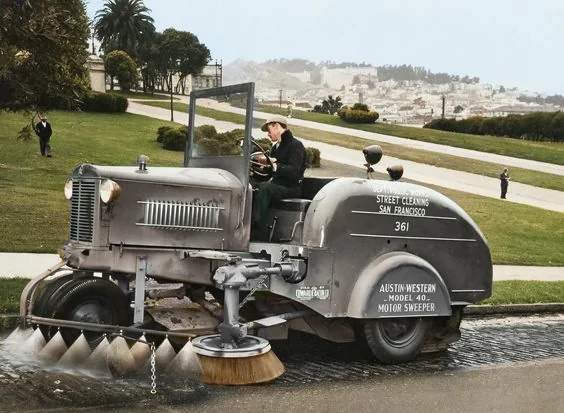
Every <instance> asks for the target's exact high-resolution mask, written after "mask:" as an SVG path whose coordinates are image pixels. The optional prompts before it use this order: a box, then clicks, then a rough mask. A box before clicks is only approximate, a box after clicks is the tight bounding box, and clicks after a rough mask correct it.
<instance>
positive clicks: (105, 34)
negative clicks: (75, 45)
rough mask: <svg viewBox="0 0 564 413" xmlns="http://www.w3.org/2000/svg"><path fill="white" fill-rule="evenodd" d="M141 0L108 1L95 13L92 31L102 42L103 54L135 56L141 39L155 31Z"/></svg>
mask: <svg viewBox="0 0 564 413" xmlns="http://www.w3.org/2000/svg"><path fill="white" fill-rule="evenodd" d="M148 12H150V10H149V9H148V8H147V7H145V4H144V3H143V0H108V1H106V3H105V4H104V8H103V9H100V10H98V11H97V12H96V17H95V24H94V31H95V33H96V38H97V39H98V40H99V41H100V42H102V44H101V47H102V49H104V52H105V53H108V52H110V51H112V50H116V49H119V50H125V51H126V52H127V53H128V54H129V55H130V56H132V57H135V56H137V48H138V45H139V42H140V40H141V38H142V37H143V36H144V35H145V34H147V33H150V32H154V31H155V26H154V25H153V18H152V17H151V16H149V15H148V14H147V13H148Z"/></svg>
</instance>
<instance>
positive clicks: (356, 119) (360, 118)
mask: <svg viewBox="0 0 564 413" xmlns="http://www.w3.org/2000/svg"><path fill="white" fill-rule="evenodd" d="M338 114H339V117H340V118H341V119H343V120H344V121H345V122H349V123H374V122H376V120H377V119H378V118H379V117H380V115H379V114H378V112H372V111H370V110H368V106H366V105H364V104H362V103H355V104H354V106H353V107H352V108H349V107H348V106H343V108H342V109H341V110H339V112H338Z"/></svg>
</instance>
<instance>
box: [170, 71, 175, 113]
mask: <svg viewBox="0 0 564 413" xmlns="http://www.w3.org/2000/svg"><path fill="white" fill-rule="evenodd" d="M169 82H170V83H169V84H170V121H171V122H174V105H173V103H172V69H171V70H170V77H169Z"/></svg>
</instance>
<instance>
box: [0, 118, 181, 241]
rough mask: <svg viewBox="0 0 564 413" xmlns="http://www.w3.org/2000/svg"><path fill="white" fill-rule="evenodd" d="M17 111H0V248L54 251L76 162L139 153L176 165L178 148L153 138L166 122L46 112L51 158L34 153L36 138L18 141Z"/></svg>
mask: <svg viewBox="0 0 564 413" xmlns="http://www.w3.org/2000/svg"><path fill="white" fill-rule="evenodd" d="M26 120H27V119H26V118H24V117H23V116H22V115H21V114H13V113H0V194H2V196H1V197H0V211H1V212H0V251H21V252H23V251H25V252H55V251H56V250H57V248H59V247H61V246H62V244H63V242H64V240H65V239H66V238H67V236H68V234H67V232H68V223H67V221H68V203H67V201H66V199H65V198H64V196H63V186H64V184H65V181H66V179H67V177H68V175H69V174H70V173H71V171H72V169H73V168H74V166H76V165H77V164H79V163H82V162H91V163H97V164H107V165H135V164H136V159H137V156H138V155H139V154H141V153H143V154H146V155H148V156H149V157H150V163H149V166H150V165H168V166H173V165H174V166H180V165H182V162H183V155H182V154H181V153H180V152H172V151H165V150H162V149H161V148H160V146H159V145H158V144H157V142H156V141H155V136H156V130H157V128H158V127H159V126H162V125H169V124H170V122H167V121H160V120H157V119H151V118H147V117H143V116H137V115H132V114H129V113H122V114H102V113H70V112H62V111H54V112H50V113H49V121H50V122H51V125H52V127H53V136H52V138H51V146H52V148H53V157H52V158H45V157H42V156H40V155H39V145H38V143H37V140H36V139H34V140H33V141H31V142H19V141H17V140H16V139H15V136H16V132H17V131H18V130H19V129H21V127H22V126H23V125H24V124H25V122H26Z"/></svg>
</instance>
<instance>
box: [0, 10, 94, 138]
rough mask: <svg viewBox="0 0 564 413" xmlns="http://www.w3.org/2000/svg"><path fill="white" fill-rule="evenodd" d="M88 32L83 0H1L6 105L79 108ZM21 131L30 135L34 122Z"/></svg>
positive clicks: (1, 84)
mask: <svg viewBox="0 0 564 413" xmlns="http://www.w3.org/2000/svg"><path fill="white" fill-rule="evenodd" d="M88 34H89V30H88V18H87V17H86V12H85V10H84V4H83V3H82V1H80V0H35V1H33V7H32V6H31V3H30V2H29V1H23V0H22V1H13V0H0V109H5V110H20V109H25V110H32V111H34V113H37V111H39V110H48V109H52V108H62V109H76V108H78V106H79V104H80V101H81V99H82V97H83V96H84V95H85V94H86V92H87V90H88V84H89V82H88V76H87V71H86V66H85V63H86V59H87V58H88V52H87V46H88ZM34 117H35V116H34ZM31 122H33V119H31ZM19 137H20V138H22V139H30V138H31V125H28V126H26V127H24V128H23V129H22V130H21V131H20V133H19Z"/></svg>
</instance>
